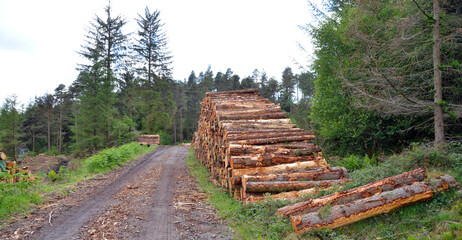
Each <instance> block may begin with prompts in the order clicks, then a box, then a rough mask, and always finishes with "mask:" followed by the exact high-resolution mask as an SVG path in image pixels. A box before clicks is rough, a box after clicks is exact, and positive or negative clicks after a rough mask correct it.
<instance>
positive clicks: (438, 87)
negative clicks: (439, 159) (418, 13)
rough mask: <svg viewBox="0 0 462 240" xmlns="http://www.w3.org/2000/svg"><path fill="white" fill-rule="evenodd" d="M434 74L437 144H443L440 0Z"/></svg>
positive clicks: (436, 1)
mask: <svg viewBox="0 0 462 240" xmlns="http://www.w3.org/2000/svg"><path fill="white" fill-rule="evenodd" d="M433 13H434V14H433V18H434V19H435V22H434V23H433V74H434V81H435V82H434V87H435V96H434V97H435V99H434V105H435V112H434V115H435V116H434V117H435V144H436V145H442V144H444V143H446V137H445V133H444V118H443V106H442V104H443V79H442V76H441V69H440V67H441V39H440V13H441V10H440V3H439V0H433Z"/></svg>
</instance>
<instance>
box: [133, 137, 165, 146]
mask: <svg viewBox="0 0 462 240" xmlns="http://www.w3.org/2000/svg"><path fill="white" fill-rule="evenodd" d="M138 143H139V144H140V145H147V146H148V147H149V146H151V145H159V144H160V137H159V135H147V134H143V135H140V139H139V140H138Z"/></svg>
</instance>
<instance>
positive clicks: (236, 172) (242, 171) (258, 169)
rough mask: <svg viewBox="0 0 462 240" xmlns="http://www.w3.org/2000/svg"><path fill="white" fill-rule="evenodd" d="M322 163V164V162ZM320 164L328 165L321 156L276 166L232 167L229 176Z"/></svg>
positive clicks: (313, 166) (306, 167) (279, 170)
mask: <svg viewBox="0 0 462 240" xmlns="http://www.w3.org/2000/svg"><path fill="white" fill-rule="evenodd" d="M322 163H323V164H322ZM319 165H322V167H325V168H327V167H329V165H328V164H327V163H326V160H324V159H323V158H321V159H319V161H317V162H316V161H307V162H296V163H286V164H280V165H277V166H271V167H256V168H249V169H233V170H231V176H233V177H237V176H243V175H257V174H260V175H261V174H266V173H275V172H285V171H290V170H295V169H309V168H316V167H319Z"/></svg>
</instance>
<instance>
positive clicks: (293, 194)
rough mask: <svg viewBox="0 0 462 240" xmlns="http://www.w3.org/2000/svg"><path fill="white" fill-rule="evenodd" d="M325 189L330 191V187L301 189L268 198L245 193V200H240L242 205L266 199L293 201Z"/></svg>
mask: <svg viewBox="0 0 462 240" xmlns="http://www.w3.org/2000/svg"><path fill="white" fill-rule="evenodd" d="M327 189H330V187H329V188H310V189H303V190H299V191H290V192H282V193H277V194H272V195H269V196H267V195H266V194H262V193H246V198H245V199H242V201H244V203H251V202H259V201H263V200H265V199H268V198H274V199H280V200H289V201H294V200H296V199H297V198H300V197H303V196H306V195H314V194H317V193H318V192H319V191H320V190H327Z"/></svg>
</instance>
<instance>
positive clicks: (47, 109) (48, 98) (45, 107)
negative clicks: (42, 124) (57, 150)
mask: <svg viewBox="0 0 462 240" xmlns="http://www.w3.org/2000/svg"><path fill="white" fill-rule="evenodd" d="M55 102H56V99H55V97H54V96H53V95H52V94H45V95H43V96H41V97H39V98H38V99H37V103H38V106H39V107H40V109H42V112H43V115H44V116H45V117H46V122H47V143H48V152H50V151H51V121H52V113H53V108H54V105H55Z"/></svg>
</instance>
